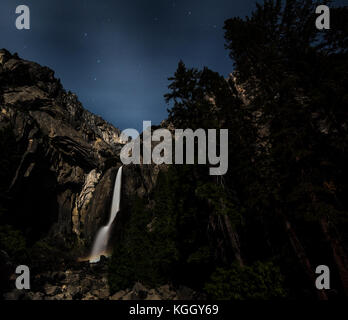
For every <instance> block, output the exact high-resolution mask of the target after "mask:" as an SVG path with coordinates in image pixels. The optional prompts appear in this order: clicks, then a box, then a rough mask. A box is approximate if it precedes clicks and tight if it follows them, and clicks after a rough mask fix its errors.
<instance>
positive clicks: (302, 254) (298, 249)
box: [284, 217, 327, 300]
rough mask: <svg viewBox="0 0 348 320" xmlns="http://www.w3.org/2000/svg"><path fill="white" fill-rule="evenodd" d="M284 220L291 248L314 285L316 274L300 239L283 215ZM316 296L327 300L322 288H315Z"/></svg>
mask: <svg viewBox="0 0 348 320" xmlns="http://www.w3.org/2000/svg"><path fill="white" fill-rule="evenodd" d="M284 222H285V228H286V232H287V234H288V236H289V239H290V243H291V245H292V248H293V249H294V251H295V254H296V256H297V258H298V259H299V261H300V263H301V265H302V267H303V269H304V271H305V272H306V274H307V276H308V278H309V279H310V281H311V282H312V284H313V287H314V284H315V280H316V275H315V273H314V270H313V268H312V266H311V263H310V261H309V259H308V257H307V255H306V251H305V249H304V248H303V246H302V244H301V242H300V240H299V239H298V237H297V235H296V232H295V230H294V229H293V228H292V226H291V224H290V222H289V221H288V220H287V219H286V218H285V217H284ZM317 297H318V299H319V300H327V295H326V293H325V292H324V291H323V290H317Z"/></svg>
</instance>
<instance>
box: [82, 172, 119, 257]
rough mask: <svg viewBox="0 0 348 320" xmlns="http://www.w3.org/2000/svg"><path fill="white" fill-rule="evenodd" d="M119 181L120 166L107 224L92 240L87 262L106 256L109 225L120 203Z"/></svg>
mask: <svg viewBox="0 0 348 320" xmlns="http://www.w3.org/2000/svg"><path fill="white" fill-rule="evenodd" d="M121 181H122V166H121V167H120V168H119V169H118V172H117V176H116V180H115V186H114V194H113V196H112V204H111V211H110V218H109V222H108V224H107V225H106V226H104V227H101V228H100V230H99V231H98V233H97V236H96V238H95V240H94V244H93V248H92V252H91V255H90V258H89V262H91V263H96V262H98V261H99V260H100V256H101V255H105V256H106V255H107V246H108V241H109V238H110V231H111V225H112V223H113V222H114V220H115V218H116V215H117V213H118V211H119V210H120V201H121Z"/></svg>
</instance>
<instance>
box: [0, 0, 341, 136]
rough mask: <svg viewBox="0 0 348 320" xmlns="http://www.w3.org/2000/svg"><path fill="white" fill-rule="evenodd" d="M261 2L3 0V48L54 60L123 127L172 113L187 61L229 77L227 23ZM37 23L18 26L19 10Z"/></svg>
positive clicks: (88, 100) (88, 103) (87, 100)
mask: <svg viewBox="0 0 348 320" xmlns="http://www.w3.org/2000/svg"><path fill="white" fill-rule="evenodd" d="M255 2H256V1H255V0H128V1H126V0H100V1H92V0H69V1H68V0H49V1H48V0H25V1H20V2H18V3H17V2H16V1H13V0H1V2H0V17H1V18H0V41H1V42H0V47H4V48H6V49H8V50H10V51H11V52H18V54H19V55H20V56H21V57H22V58H24V59H27V60H33V61H36V62H38V63H40V64H42V65H47V66H49V67H50V68H52V69H53V70H55V72H56V76H57V77H59V78H60V79H61V81H62V84H63V86H64V88H65V89H66V90H70V91H72V92H74V93H76V94H77V95H78V97H79V100H80V101H81V102H82V103H83V105H84V107H85V108H87V109H88V110H90V111H92V112H94V113H96V114H98V115H100V116H102V117H103V118H104V119H105V120H107V121H109V122H111V123H112V124H114V125H115V126H116V127H118V128H120V129H125V128H136V129H138V130H140V131H141V127H142V121H143V120H151V121H152V122H153V124H159V123H160V121H161V120H163V119H164V118H166V117H167V111H166V109H167V106H166V104H165V102H164V99H163V94H165V93H167V92H168V89H167V86H168V84H169V81H168V80H167V78H168V77H170V76H172V75H173V74H174V72H175V70H176V67H177V64H178V61H179V60H180V59H182V60H183V61H184V62H185V64H186V65H187V66H189V67H198V68H201V67H202V66H208V67H209V68H211V69H213V70H214V71H218V72H220V73H221V74H223V75H224V76H227V75H228V73H230V72H231V71H232V62H231V60H230V59H229V58H228V57H227V55H228V52H227V51H226V50H225V49H224V38H223V30H222V26H223V23H224V21H225V20H226V19H228V18H231V17H233V16H242V17H244V16H246V15H249V14H250V13H251V11H252V10H253V9H254V8H255ZM336 3H340V4H344V3H345V4H346V1H336ZM20 4H26V5H28V6H29V7H30V10H31V29H30V30H21V31H20V30H17V29H16V28H15V19H16V15H15V9H16V6H17V5H20Z"/></svg>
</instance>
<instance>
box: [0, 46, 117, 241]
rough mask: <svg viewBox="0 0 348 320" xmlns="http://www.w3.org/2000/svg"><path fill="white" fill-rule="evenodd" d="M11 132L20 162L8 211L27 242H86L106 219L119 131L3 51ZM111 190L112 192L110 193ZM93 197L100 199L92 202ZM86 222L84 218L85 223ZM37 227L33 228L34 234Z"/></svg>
mask: <svg viewBox="0 0 348 320" xmlns="http://www.w3.org/2000/svg"><path fill="white" fill-rule="evenodd" d="M3 128H10V129H11V130H12V131H13V133H14V135H15V137H16V143H17V145H18V148H19V150H20V154H21V159H20V162H19V164H18V168H17V171H16V174H15V175H14V177H13V180H12V183H11V185H9V193H10V194H11V196H12V197H14V198H15V199H18V200H20V201H16V202H17V203H16V204H15V205H14V208H12V210H13V211H14V212H17V213H18V214H19V215H20V214H21V212H23V215H22V216H20V217H21V218H22V219H23V223H24V224H30V228H29V229H30V230H31V233H32V236H33V237H34V238H35V237H36V236H37V237H38V238H39V237H41V236H42V235H46V234H50V235H52V236H59V237H63V238H65V237H69V236H73V237H75V238H76V239H77V240H78V242H80V243H81V244H83V243H85V242H86V240H88V241H90V237H89V236H86V235H89V234H90V233H91V232H92V233H93V232H95V229H96V228H97V227H98V224H99V223H100V222H102V221H103V220H104V219H105V217H104V216H105V215H107V214H108V210H109V208H108V205H109V204H110V199H108V198H110V196H111V193H112V188H111V186H113V181H112V180H113V178H114V174H115V170H114V169H110V168H112V167H115V166H119V165H120V163H119V151H120V149H121V148H122V141H121V139H120V131H119V130H118V129H116V128H115V127H113V126H112V125H110V124H109V123H107V122H105V121H104V120H103V119H101V118H100V117H98V116H96V115H94V114H92V113H90V112H89V111H87V110H85V109H84V108H83V107H82V105H81V103H80V102H79V101H78V99H77V97H76V95H74V94H73V93H70V92H66V91H65V90H64V89H63V87H62V85H61V83H60V81H59V80H57V79H56V78H55V77H54V72H53V71H52V70H50V69H49V68H47V67H42V66H40V65H38V64H36V63H33V62H29V61H25V60H22V59H20V58H19V57H18V56H17V55H16V54H15V55H12V54H10V53H9V52H8V51H6V50H4V49H3V50H0V129H3ZM110 188H111V189H110ZM95 194H97V196H98V197H97V198H96V197H94V195H95ZM87 216H88V218H87ZM36 226H37V227H36Z"/></svg>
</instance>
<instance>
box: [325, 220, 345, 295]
mask: <svg viewBox="0 0 348 320" xmlns="http://www.w3.org/2000/svg"><path fill="white" fill-rule="evenodd" d="M320 225H321V229H322V231H323V233H324V236H325V239H326V241H327V242H328V243H329V244H330V246H331V249H332V255H333V258H334V261H335V264H336V266H337V269H338V272H339V275H340V279H341V282H342V286H343V289H344V293H345V295H346V297H348V258H347V255H346V253H345V251H344V249H343V248H342V246H341V244H340V243H339V241H338V240H337V237H332V235H331V233H330V230H329V225H328V221H327V219H325V218H322V219H321V220H320Z"/></svg>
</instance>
